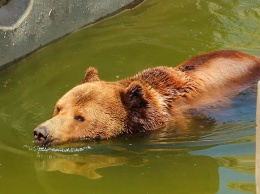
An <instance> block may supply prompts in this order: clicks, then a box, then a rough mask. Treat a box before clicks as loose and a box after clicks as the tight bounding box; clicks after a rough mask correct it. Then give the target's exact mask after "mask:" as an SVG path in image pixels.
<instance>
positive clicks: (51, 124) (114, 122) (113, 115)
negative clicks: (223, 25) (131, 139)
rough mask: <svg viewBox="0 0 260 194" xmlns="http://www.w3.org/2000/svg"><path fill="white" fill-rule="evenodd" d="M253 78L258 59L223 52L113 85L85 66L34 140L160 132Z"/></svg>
mask: <svg viewBox="0 0 260 194" xmlns="http://www.w3.org/2000/svg"><path fill="white" fill-rule="evenodd" d="M258 79H260V59H259V58H258V57H254V56H252V55H248V54H245V53H242V52H239V51H227V50H225V51H217V52H212V53H207V54H204V55H199V56H197V57H194V58H191V59H189V60H187V61H185V62H183V63H181V64H180V65H179V66H177V67H175V68H171V67H156V68H150V69H147V70H144V71H142V72H140V73H138V74H137V75H135V76H133V77H131V78H127V79H124V80H120V81H117V82H106V81H101V80H100V79H99V77H98V72H97V70H96V69H95V68H89V69H88V70H87V72H86V75H85V78H84V81H83V83H82V84H80V85H78V86H76V87H74V88H73V89H71V90H70V91H69V92H68V93H66V94H65V95H64V96H63V97H61V98H60V99H59V100H58V102H57V104H56V107H55V110H54V114H53V118H51V119H50V120H47V121H46V122H44V123H42V124H41V125H39V126H38V127H37V128H36V129H35V130H34V131H35V140H36V143H38V144H39V145H46V144H57V143H64V142H69V141H80V140H85V139H106V138H111V137H114V136H117V135H120V134H122V133H133V132H141V131H142V132H143V131H149V130H156V129H160V128H162V127H165V125H167V124H168V123H169V121H174V120H178V119H179V118H180V117H179V115H180V114H181V113H183V112H185V111H186V110H188V109H191V108H194V107H199V106H202V105H205V104H209V103H213V102H216V101H219V100H224V99H225V98H229V97H230V96H232V95H235V94H237V93H238V92H240V91H241V90H243V89H245V88H246V87H248V86H250V85H251V84H252V83H254V82H256V81H257V80H258ZM40 128H41V130H42V131H44V133H45V134H43V135H42V136H44V138H40V136H39V135H38V134H39V133H40V132H39V131H40ZM43 129H44V130H43Z"/></svg>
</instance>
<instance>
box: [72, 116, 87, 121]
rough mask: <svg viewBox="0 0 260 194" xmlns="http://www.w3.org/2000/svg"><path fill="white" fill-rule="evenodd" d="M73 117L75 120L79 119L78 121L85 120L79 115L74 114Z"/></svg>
mask: <svg viewBox="0 0 260 194" xmlns="http://www.w3.org/2000/svg"><path fill="white" fill-rule="evenodd" d="M74 119H75V120H77V121H80V122H83V121H85V118H84V117H83V116H81V115H77V116H75V117H74Z"/></svg>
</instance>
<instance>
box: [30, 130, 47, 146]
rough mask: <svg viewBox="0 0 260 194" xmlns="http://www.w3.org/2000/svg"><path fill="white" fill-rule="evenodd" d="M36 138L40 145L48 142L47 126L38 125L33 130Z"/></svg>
mask: <svg viewBox="0 0 260 194" xmlns="http://www.w3.org/2000/svg"><path fill="white" fill-rule="evenodd" d="M33 135H34V140H35V142H36V143H37V144H38V145H45V144H46V143H47V138H48V136H49V135H48V132H47V129H46V127H44V126H38V127H36V128H35V129H34V130H33Z"/></svg>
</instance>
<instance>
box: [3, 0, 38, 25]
mask: <svg viewBox="0 0 260 194" xmlns="http://www.w3.org/2000/svg"><path fill="white" fill-rule="evenodd" d="M32 2H33V0H0V9H1V11H0V30H1V29H2V30H12V29H15V28H16V27H18V26H19V25H20V24H21V23H22V21H23V20H24V19H25V18H26V17H27V15H28V13H29V12H30V9H32Z"/></svg>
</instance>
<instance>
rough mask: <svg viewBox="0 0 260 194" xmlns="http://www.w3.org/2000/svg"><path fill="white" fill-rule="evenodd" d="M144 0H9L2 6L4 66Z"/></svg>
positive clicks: (0, 52) (1, 61) (0, 29)
mask: <svg viewBox="0 0 260 194" xmlns="http://www.w3.org/2000/svg"><path fill="white" fill-rule="evenodd" d="M2 1H3V0H1V2H2ZM140 2H142V1H140V0H139V1H136V0H99V1H93V0H73V1H72V0H70V1H69V0H9V1H6V0H5V3H4V4H5V5H4V4H3V6H2V7H0V69H1V68H3V67H4V66H5V65H6V64H8V63H11V62H12V61H14V60H15V59H18V58H21V57H23V56H25V55H27V54H28V53H31V52H32V51H34V50H36V49H38V48H39V47H41V46H43V45H46V44H48V43H50V42H52V41H54V40H56V39H58V38H60V37H62V36H64V35H66V34H68V33H70V32H72V31H74V30H76V29H78V28H80V27H82V26H85V25H88V24H90V23H93V22H94V21H96V20H98V19H100V18H103V17H105V16H107V15H110V14H113V13H116V12H118V11H119V10H122V9H124V8H128V7H127V6H131V5H132V6H133V5H137V4H138V3H140ZM6 3H7V4H6Z"/></svg>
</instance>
